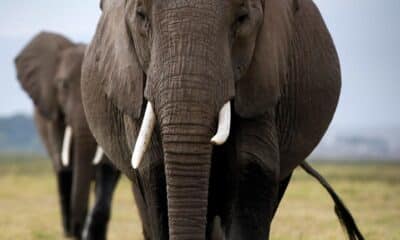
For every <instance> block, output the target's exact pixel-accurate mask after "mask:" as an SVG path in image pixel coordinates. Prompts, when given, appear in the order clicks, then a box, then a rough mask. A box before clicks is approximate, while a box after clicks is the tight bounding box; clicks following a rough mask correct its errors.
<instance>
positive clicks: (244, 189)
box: [228, 114, 280, 240]
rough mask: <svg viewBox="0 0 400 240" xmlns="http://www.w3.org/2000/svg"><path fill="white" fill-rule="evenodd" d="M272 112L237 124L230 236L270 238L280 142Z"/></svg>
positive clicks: (239, 238)
mask: <svg viewBox="0 0 400 240" xmlns="http://www.w3.org/2000/svg"><path fill="white" fill-rule="evenodd" d="M274 119H275V118H274V117H273V115H269V114H266V115H264V116H262V117H260V118H258V119H252V120H241V121H240V122H239V124H238V126H236V129H237V131H236V152H237V153H236V167H237V175H235V176H237V179H236V181H237V182H236V193H235V197H234V201H233V206H232V212H231V214H232V219H231V223H230V226H229V233H228V239H233V240H241V239H253V240H257V239H260V240H261V239H262V240H265V239H269V232H270V226H271V222H272V218H273V215H274V211H275V207H276V204H277V202H278V199H279V168H280V162H279V147H278V146H279V145H278V137H277V132H276V128H275V121H274Z"/></svg>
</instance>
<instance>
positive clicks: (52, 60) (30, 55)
mask: <svg viewBox="0 0 400 240" xmlns="http://www.w3.org/2000/svg"><path fill="white" fill-rule="evenodd" d="M73 45H74V44H73V43H72V42H71V41H70V40H68V39H66V38H64V37H63V36H61V35H58V34H53V33H49V32H41V33H40V34H38V35H36V37H34V38H33V39H32V40H31V41H30V43H29V44H28V45H27V46H26V47H25V48H24V49H23V50H22V51H21V53H20V54H19V55H18V56H17V57H16V58H15V65H16V68H17V75H18V76H17V78H18V80H19V82H20V83H21V86H22V87H23V89H24V90H25V91H26V92H27V93H28V95H29V96H30V97H31V98H32V101H33V102H34V105H35V107H37V108H38V110H39V112H40V113H41V114H42V115H43V116H45V117H46V118H48V119H51V120H54V119H56V118H57V117H59V113H60V112H59V109H60V108H59V104H58V101H57V88H56V86H57V83H56V80H55V75H56V71H57V68H58V64H59V56H60V53H61V52H62V51H63V50H65V49H67V48H69V47H72V46H73Z"/></svg>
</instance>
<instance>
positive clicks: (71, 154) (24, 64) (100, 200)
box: [15, 32, 120, 239]
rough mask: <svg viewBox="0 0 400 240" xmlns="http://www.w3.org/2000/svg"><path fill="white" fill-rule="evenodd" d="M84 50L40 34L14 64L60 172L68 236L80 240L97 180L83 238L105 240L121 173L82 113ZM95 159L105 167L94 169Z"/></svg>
mask: <svg viewBox="0 0 400 240" xmlns="http://www.w3.org/2000/svg"><path fill="white" fill-rule="evenodd" d="M85 48H86V46H85V45H82V44H75V43H72V42H71V41H70V40H68V39H66V38H64V37H62V36H60V35H58V34H54V33H47V32H42V33H40V34H38V35H36V36H35V37H34V38H33V39H32V40H31V41H30V42H29V44H28V45H27V46H26V47H25V48H24V49H23V50H22V51H21V53H20V54H19V55H18V56H17V57H16V59H15V64H16V68H17V73H18V80H19V82H20V83H21V85H22V87H23V89H24V90H25V91H26V92H27V93H28V94H29V96H30V97H31V98H32V100H33V102H34V106H35V115H34V116H35V122H36V125H37V129H38V132H39V134H40V136H41V138H42V140H43V142H44V144H45V147H46V149H47V151H48V154H49V156H50V158H51V160H52V163H53V167H54V171H55V173H56V177H57V184H58V191H59V197H60V204H61V212H62V221H63V228H64V233H65V235H66V236H74V237H75V238H76V239H81V236H82V230H83V227H84V225H85V219H86V215H87V209H88V202H89V191H90V183H91V181H92V179H95V182H96V190H95V191H96V202H95V206H94V208H93V210H92V212H91V214H90V215H89V216H88V217H87V219H88V220H87V223H86V227H85V231H84V235H85V239H105V237H106V229H107V223H108V221H109V218H110V206H111V200H112V194H113V192H114V188H115V186H116V184H117V182H118V179H119V176H120V172H119V171H118V170H117V169H115V168H114V167H113V166H112V165H111V163H110V162H109V160H108V159H107V157H106V156H104V154H102V152H101V148H98V147H97V143H96V141H95V139H94V138H93V136H92V134H91V132H90V130H89V127H88V125H87V121H86V118H85V115H84V111H83V105H82V98H81V91H80V77H81V68H82V61H83V56H84V51H85ZM96 148H97V155H96V156H95V151H96ZM94 156H95V157H94ZM92 159H93V160H92ZM92 161H96V162H100V161H101V163H100V164H99V165H98V166H96V167H95V166H94V165H93V163H92Z"/></svg>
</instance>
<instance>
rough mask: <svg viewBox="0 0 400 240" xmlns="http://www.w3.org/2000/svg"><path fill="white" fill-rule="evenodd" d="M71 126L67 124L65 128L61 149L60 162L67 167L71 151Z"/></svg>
mask: <svg viewBox="0 0 400 240" xmlns="http://www.w3.org/2000/svg"><path fill="white" fill-rule="evenodd" d="M71 140H72V128H71V127H70V126H67V127H66V128H65V133H64V140H63V145H62V151H61V163H62V165H63V166H64V167H68V165H69V159H70V151H71Z"/></svg>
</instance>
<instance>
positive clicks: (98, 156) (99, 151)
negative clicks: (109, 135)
mask: <svg viewBox="0 0 400 240" xmlns="http://www.w3.org/2000/svg"><path fill="white" fill-rule="evenodd" d="M103 155H104V151H103V148H101V147H100V146H98V145H97V149H96V153H95V154H94V158H93V162H92V163H93V165H97V164H99V163H100V162H101V160H102V159H103Z"/></svg>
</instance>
